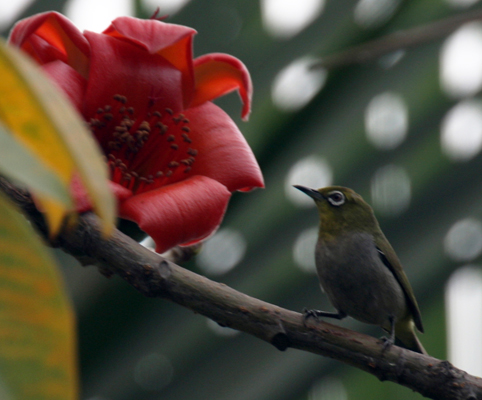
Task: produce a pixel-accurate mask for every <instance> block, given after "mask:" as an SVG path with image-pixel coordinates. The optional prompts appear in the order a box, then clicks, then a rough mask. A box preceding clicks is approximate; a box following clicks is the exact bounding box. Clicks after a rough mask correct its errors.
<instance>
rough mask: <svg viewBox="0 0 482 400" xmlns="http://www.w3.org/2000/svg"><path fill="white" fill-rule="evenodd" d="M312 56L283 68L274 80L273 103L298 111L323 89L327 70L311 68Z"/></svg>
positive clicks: (282, 107)
mask: <svg viewBox="0 0 482 400" xmlns="http://www.w3.org/2000/svg"><path fill="white" fill-rule="evenodd" d="M313 61H315V59H314V58H312V57H304V58H301V59H298V60H296V61H294V62H292V63H291V64H289V65H288V66H286V67H285V68H283V69H282V70H281V71H280V72H279V73H278V75H276V77H275V78H274V80H273V86H272V89H271V97H272V99H273V103H274V104H275V105H276V106H277V107H278V108H280V109H281V110H284V111H296V110H299V109H300V108H302V107H303V106H305V105H306V104H308V103H309V102H310V100H311V99H312V98H313V97H314V96H315V95H316V94H317V93H318V92H319V91H320V90H321V88H322V87H323V85H324V84H325V81H326V76H327V72H326V70H325V69H323V68H316V69H310V66H311V65H312V64H313Z"/></svg>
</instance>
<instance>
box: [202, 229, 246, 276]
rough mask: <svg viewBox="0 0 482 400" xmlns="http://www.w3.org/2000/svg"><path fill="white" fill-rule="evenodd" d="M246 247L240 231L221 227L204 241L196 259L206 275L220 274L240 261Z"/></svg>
mask: <svg viewBox="0 0 482 400" xmlns="http://www.w3.org/2000/svg"><path fill="white" fill-rule="evenodd" d="M246 248H247V243H246V239H245V238H244V236H243V235H242V234H241V232H238V231H236V230H234V229H230V228H223V229H220V230H219V231H217V232H216V234H215V235H214V236H213V237H212V238H210V239H208V240H207V241H206V242H205V243H204V246H203V249H202V251H201V253H200V254H199V255H198V256H197V258H196V261H197V264H198V266H199V268H201V269H202V270H203V271H204V272H205V273H206V274H207V275H222V274H225V273H226V272H228V271H230V270H231V269H233V268H234V267H235V266H236V265H238V264H239V263H240V262H241V260H242V259H243V257H244V254H245V253H246Z"/></svg>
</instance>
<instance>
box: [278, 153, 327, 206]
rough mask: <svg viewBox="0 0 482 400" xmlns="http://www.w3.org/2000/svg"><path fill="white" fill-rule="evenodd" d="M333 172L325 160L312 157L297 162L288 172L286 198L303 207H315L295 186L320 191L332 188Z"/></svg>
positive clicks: (311, 200) (310, 199)
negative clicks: (328, 187) (327, 187)
mask: <svg viewBox="0 0 482 400" xmlns="http://www.w3.org/2000/svg"><path fill="white" fill-rule="evenodd" d="M332 179H333V172H332V169H331V167H330V165H329V164H328V162H327V161H325V159H324V158H321V157H318V156H316V155H311V156H308V157H305V158H302V159H301V160H299V161H298V162H296V163H295V164H294V165H293V166H292V167H291V168H290V170H289V171H288V175H287V176H286V181H285V193H286V197H287V198H288V199H290V200H291V201H292V202H293V203H294V204H296V205H297V206H301V207H312V206H313V207H314V206H315V202H314V201H313V199H312V198H310V197H309V196H307V195H306V194H304V193H302V192H300V191H299V190H298V189H295V188H294V187H293V185H302V186H308V187H310V188H313V189H319V188H322V187H325V186H330V185H331V182H332Z"/></svg>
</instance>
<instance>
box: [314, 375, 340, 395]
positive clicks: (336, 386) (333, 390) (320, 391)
mask: <svg viewBox="0 0 482 400" xmlns="http://www.w3.org/2000/svg"><path fill="white" fill-rule="evenodd" d="M326 399H329V400H348V394H347V392H346V389H345V386H344V385H343V382H342V381H341V380H340V379H338V378H336V377H333V376H327V377H326V378H323V379H321V380H320V381H318V382H317V383H315V384H314V385H313V386H312V387H311V389H310V391H309V393H308V400H326Z"/></svg>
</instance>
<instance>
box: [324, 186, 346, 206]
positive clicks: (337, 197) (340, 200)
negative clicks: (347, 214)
mask: <svg viewBox="0 0 482 400" xmlns="http://www.w3.org/2000/svg"><path fill="white" fill-rule="evenodd" d="M328 201H329V202H330V204H331V205H333V206H336V207H338V206H341V205H342V204H344V203H345V195H344V194H343V193H342V192H339V191H338V190H335V191H333V192H330V193H328Z"/></svg>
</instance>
